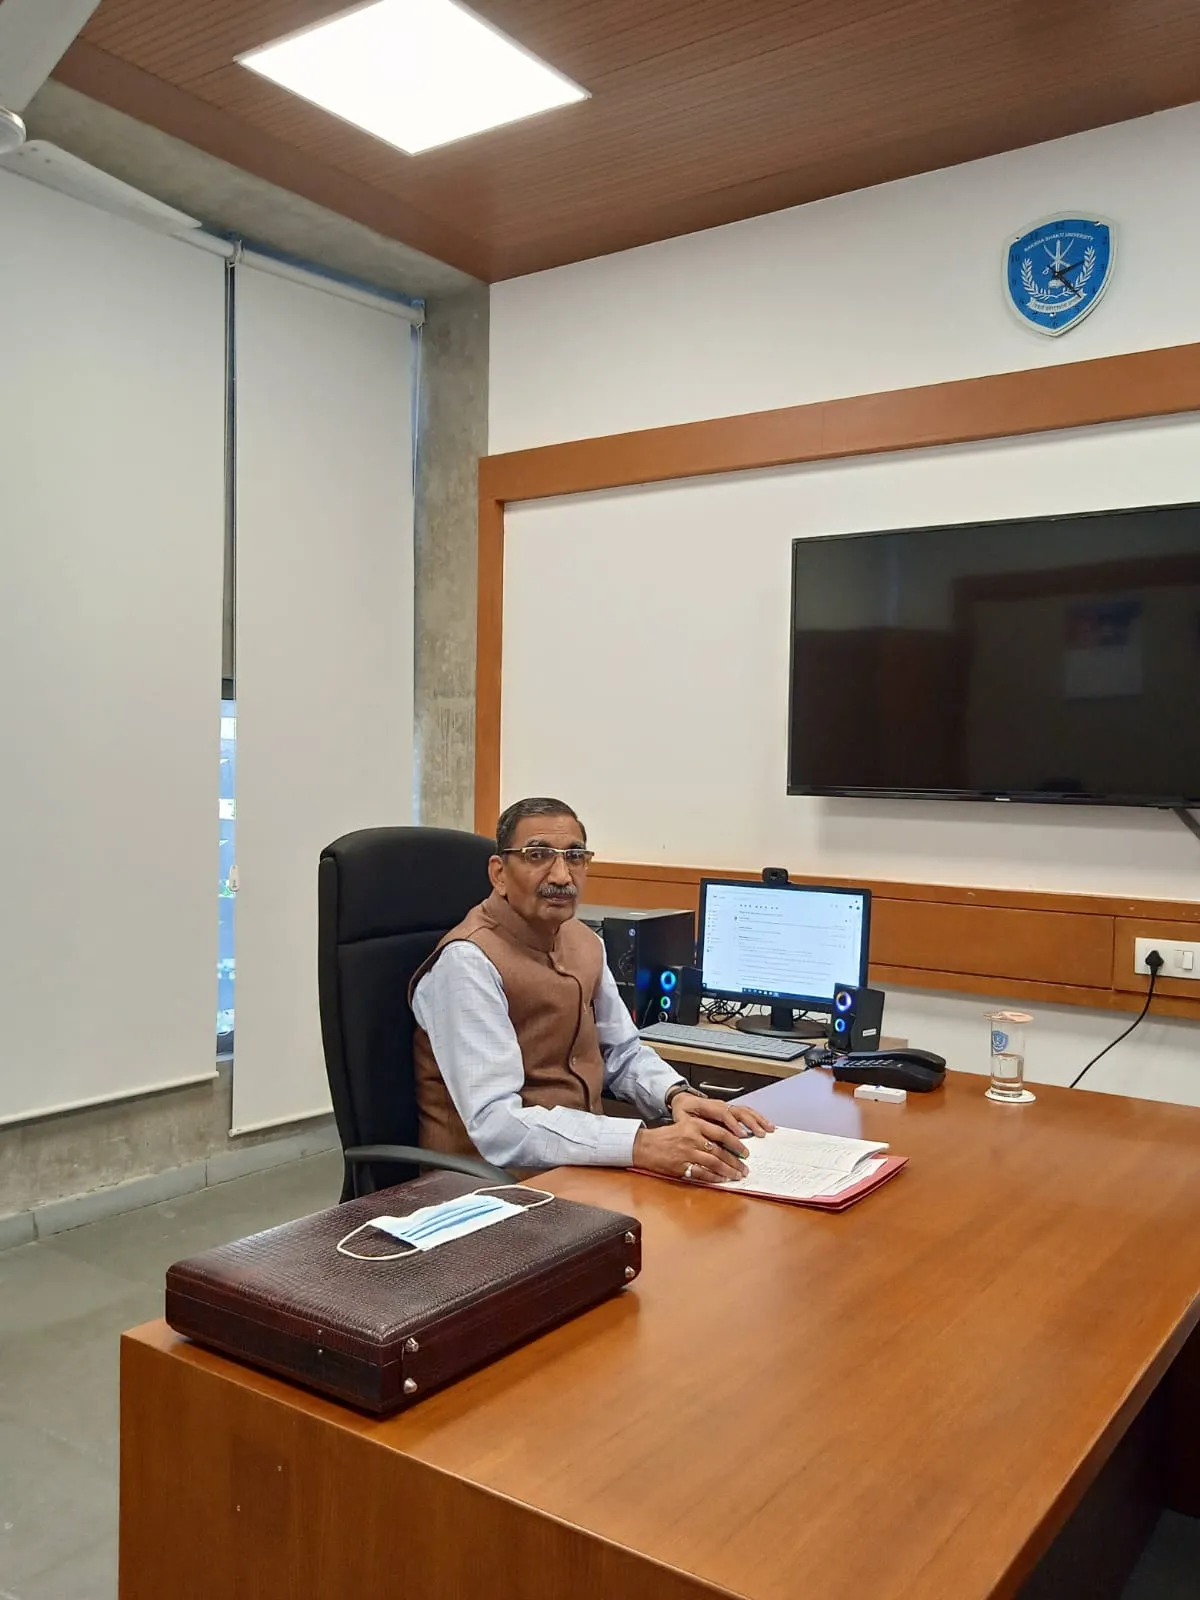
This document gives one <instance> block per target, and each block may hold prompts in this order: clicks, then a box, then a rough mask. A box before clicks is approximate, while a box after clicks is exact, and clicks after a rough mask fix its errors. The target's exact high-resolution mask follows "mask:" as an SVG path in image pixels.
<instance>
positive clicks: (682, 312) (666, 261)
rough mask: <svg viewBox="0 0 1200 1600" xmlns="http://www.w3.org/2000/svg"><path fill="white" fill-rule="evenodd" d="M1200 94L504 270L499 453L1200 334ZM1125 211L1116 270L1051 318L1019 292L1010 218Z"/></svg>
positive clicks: (496, 314) (495, 317)
mask: <svg viewBox="0 0 1200 1600" xmlns="http://www.w3.org/2000/svg"><path fill="white" fill-rule="evenodd" d="M1198 149H1200V104H1198V105H1192V106H1185V107H1183V108H1182V109H1180V110H1178V111H1166V112H1162V113H1160V114H1159V115H1157V116H1153V117H1144V118H1141V119H1139V120H1138V121H1136V122H1126V123H1119V124H1117V125H1116V126H1115V127H1111V128H1101V129H1098V130H1097V131H1096V132H1094V133H1085V134H1078V135H1076V136H1075V137H1073V138H1070V139H1060V140H1057V141H1056V142H1055V143H1053V144H1047V145H1040V146H1037V147H1034V148H1033V149H1029V150H1018V151H1015V152H1013V153H1012V154H1010V155H1004V156H995V157H993V158H991V159H990V160H987V161H974V162H970V163H968V164H967V165H965V166H961V167H952V168H948V169H947V170H945V171H943V172H933V173H927V174H925V175H923V176H921V177H917V178H907V179H905V180H904V181H902V182H900V183H889V184H885V185H883V186H882V187H880V188H877V189H867V190H863V191H861V192H859V193H857V194H850V195H840V196H838V197H836V198H835V199H832V200H822V201H819V202H818V203H817V204H815V205H809V206H799V207H797V208H795V209H794V210H791V211H780V212H776V213H775V214H774V215H772V216H767V217H757V218H754V219H752V220H751V221H749V222H738V223H734V224H732V225H731V226H729V227H725V228H714V229H712V230H710V231H709V232H707V233H700V234H693V235H691V236H689V237H687V238H683V239H670V240H667V241H665V242H664V243H662V244H655V245H648V246H646V247H644V248H642V249H639V250H629V251H625V252H623V253H622V254H620V255H615V256H607V257H604V258H602V259H600V260H597V261H586V262H582V263H580V264H579V265H576V266H569V267H559V268H556V269H555V270H554V271H552V272H542V273H536V274H534V275H533V276H531V277H528V278H518V279H515V280H513V281H512V282H509V283H501V284H497V285H495V287H494V288H493V289H492V315H491V350H492V361H491V375H490V435H489V443H488V448H489V449H490V450H491V451H492V452H493V453H497V452H500V451H504V450H519V449H524V448H525V447H526V446H528V445H538V444H550V443H553V442H556V441H558V440H562V439H582V438H589V437H591V436H592V435H593V434H601V433H619V432H622V431H624V430H625V429H629V428H649V427H655V426H657V425H659V424H662V423H671V422H690V421H693V420H694V419H696V418H697V417H720V416H727V415H731V414H733V413H736V412H742V411H759V410H763V409H765V408H767V407H770V406H786V405H798V404H801V403H803V402H805V401H809V400H824V399H829V398H831V397H832V396H835V395H846V394H865V393H868V392H871V391H873V390H879V389H898V388H907V387H909V386H910V385H912V384H921V383H939V382H942V381H944V380H947V379H951V378H966V377H974V376H977V375H978V374H980V373H986V372H1005V371H1009V370H1011V369H1013V368H1018V367H1035V366H1041V365H1044V364H1048V363H1050V362H1055V361H1079V360H1084V359H1086V358H1088V357H1092V356H1106V355H1113V354H1115V353H1117V352H1119V351H1123V350H1143V349H1152V348H1154V347H1155V346H1158V345H1169V344H1185V343H1189V342H1191V341H1193V340H1200V295H1197V294H1196V292H1195V274H1196V263H1197V261H1200V161H1198V160H1197V155H1196V152H1197V150H1198ZM1064 210H1068V211H1072V212H1075V213H1076V214H1078V213H1080V212H1082V213H1083V214H1085V215H1086V214H1087V213H1088V211H1089V210H1094V211H1095V212H1096V213H1097V214H1098V215H1101V216H1105V217H1109V218H1111V219H1112V220H1113V221H1115V223H1116V224H1117V238H1118V243H1117V263H1116V273H1115V276H1114V278H1113V280H1112V284H1111V286H1110V288H1109V290H1108V293H1107V295H1106V297H1105V300H1104V301H1103V303H1102V304H1101V305H1100V306H1099V307H1098V309H1097V310H1096V311H1095V312H1094V314H1093V315H1092V316H1090V317H1089V318H1088V319H1087V320H1086V321H1085V322H1083V323H1081V324H1080V325H1079V327H1078V328H1077V329H1074V330H1073V331H1072V332H1070V333H1068V334H1066V335H1064V336H1063V337H1061V338H1058V339H1047V338H1045V337H1044V336H1041V335H1038V334H1035V333H1033V332H1031V331H1029V330H1028V329H1026V328H1024V327H1023V326H1022V325H1021V324H1020V323H1019V322H1018V320H1017V318H1016V316H1015V315H1014V314H1013V313H1012V312H1011V311H1010V310H1009V309H1008V308H1007V307H1006V306H1005V304H1004V302H1003V298H1002V295H1001V269H1002V266H1003V261H1004V252H1005V249H1006V246H1007V242H1008V240H1009V239H1010V238H1011V237H1012V235H1014V234H1017V233H1020V232H1023V231H1024V229H1025V228H1026V227H1027V226H1028V225H1029V224H1030V223H1032V222H1034V221H1037V220H1039V219H1040V218H1042V217H1044V216H1046V215H1053V214H1059V215H1061V214H1062V213H1063V211H1064Z"/></svg>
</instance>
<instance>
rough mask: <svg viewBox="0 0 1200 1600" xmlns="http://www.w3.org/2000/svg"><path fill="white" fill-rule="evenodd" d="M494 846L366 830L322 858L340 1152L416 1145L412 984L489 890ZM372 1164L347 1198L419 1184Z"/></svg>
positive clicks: (327, 1024) (438, 835)
mask: <svg viewBox="0 0 1200 1600" xmlns="http://www.w3.org/2000/svg"><path fill="white" fill-rule="evenodd" d="M495 848H496V846H495V842H494V841H493V840H491V839H484V838H482V837H480V835H479V834H476V833H460V832H458V831H456V830H454V829H451V828H364V829H362V830H360V831H359V832H357V833H348V834H346V835H345V836H344V837H343V838H341V839H337V840H335V841H334V843H333V844H331V845H328V846H327V847H326V848H325V849H324V850H323V851H322V852H321V865H320V869H319V877H318V893H317V906H318V910H317V987H318V993H319V996H320V1005H321V1037H322V1040H323V1043H324V1047H325V1070H326V1071H327V1073H328V1074H329V1089H330V1094H331V1095H332V1098H333V1109H334V1115H335V1116H336V1118H337V1127H338V1134H339V1136H340V1138H341V1141H342V1148H343V1149H348V1148H350V1147H352V1146H355V1145H370V1144H407V1145H415V1144H417V1143H418V1137H417V1126H418V1118H417V1100H416V1085H415V1082H414V1076H413V1027H414V1022H413V1015H412V1011H411V1009H410V1007H409V1004H408V986H409V983H410V981H411V980H412V976H413V973H414V972H415V971H416V970H417V968H418V967H419V966H420V965H421V963H422V962H423V961H424V960H425V959H426V957H427V956H428V955H429V954H430V952H431V951H432V950H433V947H434V946H435V945H436V944H437V942H438V940H439V939H440V938H441V937H442V935H443V934H444V933H447V932H448V931H449V930H450V929H451V928H453V927H454V926H455V925H456V924H457V923H459V922H461V921H462V919H463V917H465V916H466V914H467V912H468V911H469V910H470V909H471V907H472V906H476V905H478V904H479V902H480V901H481V900H484V899H486V898H487V895H488V893H489V890H490V884H489V881H488V871H487V864H488V859H489V857H490V856H491V855H492V854H493V852H494V851H495ZM416 1175H417V1174H416V1168H415V1167H410V1166H399V1165H387V1166H378V1165H376V1166H372V1168H371V1169H370V1171H369V1172H363V1173H362V1174H361V1177H360V1181H359V1183H358V1185H356V1184H355V1182H354V1175H353V1174H352V1173H351V1172H350V1171H349V1169H347V1175H346V1183H345V1186H344V1188H343V1191H342V1198H343V1199H348V1198H350V1196H351V1195H352V1194H353V1193H355V1192H359V1193H369V1192H372V1191H373V1190H375V1189H378V1188H382V1187H384V1186H385V1185H386V1184H389V1183H404V1182H406V1181H407V1180H408V1179H409V1178H413V1177H415V1176H416Z"/></svg>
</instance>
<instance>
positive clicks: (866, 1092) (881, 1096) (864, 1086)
mask: <svg viewBox="0 0 1200 1600" xmlns="http://www.w3.org/2000/svg"><path fill="white" fill-rule="evenodd" d="M854 1098H855V1099H856V1100H886V1101H887V1102H888V1103H889V1104H890V1105H895V1106H900V1105H903V1104H904V1102H905V1101H906V1100H907V1099H908V1090H907V1089H885V1088H884V1087H883V1085H882V1084H880V1083H860V1084H859V1086H858V1088H857V1089H855V1091H854Z"/></svg>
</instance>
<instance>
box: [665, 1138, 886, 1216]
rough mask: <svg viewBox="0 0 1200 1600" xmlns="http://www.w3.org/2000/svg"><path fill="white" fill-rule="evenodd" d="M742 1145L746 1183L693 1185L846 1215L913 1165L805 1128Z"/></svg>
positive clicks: (862, 1142) (861, 1142) (879, 1147)
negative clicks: (867, 1196) (844, 1213)
mask: <svg viewBox="0 0 1200 1600" xmlns="http://www.w3.org/2000/svg"><path fill="white" fill-rule="evenodd" d="M742 1142H743V1143H744V1144H745V1146H746V1148H747V1150H748V1151H749V1152H750V1154H749V1156H748V1157H747V1160H746V1166H747V1167H748V1168H749V1169H750V1170H749V1172H748V1173H747V1175H746V1176H745V1177H744V1178H736V1179H733V1180H731V1181H730V1182H729V1183H717V1184H712V1183H702V1182H700V1180H697V1179H692V1180H690V1181H691V1182H693V1183H696V1184H697V1185H698V1186H699V1187H702V1188H706V1189H717V1190H721V1191H724V1190H728V1191H730V1192H731V1193H734V1194H753V1195H761V1196H762V1197H764V1198H765V1199H768V1200H788V1201H791V1203H792V1204H793V1205H800V1206H816V1207H818V1208H819V1209H820V1210H823V1211H842V1210H844V1209H845V1208H846V1207H847V1206H849V1205H853V1204H854V1202H855V1201H856V1200H860V1199H861V1198H862V1197H863V1195H865V1194H869V1193H870V1192H871V1190H872V1189H877V1188H878V1187H879V1185H880V1184H881V1183H886V1182H887V1180H888V1179H889V1178H892V1177H894V1176H895V1175H896V1173H897V1172H899V1171H900V1170H901V1168H902V1167H904V1166H905V1164H906V1162H907V1159H908V1158H907V1157H906V1156H889V1155H888V1146H887V1145H886V1144H877V1143H874V1142H872V1141H871V1140H869V1139H843V1138H840V1137H838V1136H837V1135H835V1134H829V1133H808V1132H805V1131H804V1130H803V1129H801V1128H776V1129H775V1130H774V1131H773V1132H771V1133H768V1134H764V1135H763V1137H762V1138H761V1139H745V1140H743V1141H742ZM674 1181H675V1182H677V1183H683V1182H687V1181H689V1180H686V1179H683V1178H678V1179H675V1180H674Z"/></svg>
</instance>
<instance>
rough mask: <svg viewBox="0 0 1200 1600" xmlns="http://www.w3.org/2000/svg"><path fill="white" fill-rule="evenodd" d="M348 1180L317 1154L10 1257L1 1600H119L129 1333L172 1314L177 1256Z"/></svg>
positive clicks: (1, 1327)
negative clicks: (120, 1453) (168, 1300)
mask: <svg viewBox="0 0 1200 1600" xmlns="http://www.w3.org/2000/svg"><path fill="white" fill-rule="evenodd" d="M340 1188H341V1158H340V1156H339V1155H338V1154H337V1153H336V1152H334V1153H332V1154H326V1155H320V1156H313V1157H311V1158H310V1159H309V1160H307V1161H297V1162H294V1163H292V1164H291V1165H289V1166H285V1167H276V1168H275V1169H274V1170H272V1171H270V1172H261V1173H255V1174H254V1175H253V1176H251V1177H248V1178H239V1179H237V1180H236V1181H235V1182H232V1183H223V1184H218V1185H217V1186H216V1187H215V1188H212V1189H203V1190H200V1191H199V1192H197V1193H195V1194H189V1195H185V1196H184V1197H183V1198H181V1199H179V1200H168V1201H164V1202H163V1204H161V1205H157V1206H148V1207H146V1209H145V1210H143V1211H131V1212H128V1213H127V1214H126V1215H125V1216H121V1217H112V1218H110V1219H108V1220H107V1221H104V1222H94V1223H91V1224H90V1225H89V1226H88V1227H85V1228H77V1229H75V1230H74V1231H73V1232H71V1233H60V1234H57V1235H55V1236H54V1237H53V1238H51V1239H47V1240H45V1241H42V1242H39V1243H37V1244H29V1245H23V1246H22V1247H21V1248H19V1249H16V1250H8V1251H5V1252H3V1253H2V1254H0V1600H114V1597H115V1596H116V1592H117V1345H118V1340H119V1337H120V1334H121V1332H122V1331H123V1330H124V1329H125V1328H131V1327H133V1326H134V1325H135V1324H137V1323H139V1322H146V1321H148V1320H149V1319H150V1318H151V1317H157V1316H160V1315H161V1314H162V1283H163V1275H164V1274H165V1272H166V1269H167V1268H168V1267H169V1266H170V1264H171V1262H172V1261H178V1260H179V1258H180V1257H181V1256H187V1255H192V1254H194V1253H195V1252H196V1251H197V1250H203V1249H205V1248H206V1247H207V1246H208V1245H213V1244H223V1243H224V1242H225V1241H226V1240H228V1239H237V1238H240V1237H241V1236H242V1235H244V1234H247V1233H254V1232H255V1231H256V1230H257V1229H259V1228H269V1227H271V1226H272V1224H274V1223H276V1222H284V1221H287V1220H288V1219H289V1218H290V1217H302V1216H305V1215H307V1214H308V1213H309V1212H311V1211H319V1210H321V1209H322V1208H323V1207H325V1206H328V1205H332V1204H333V1203H334V1202H335V1201H336V1200H337V1197H338V1191H339V1190H340ZM163 1600H168V1597H167V1596H164V1597H163Z"/></svg>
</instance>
